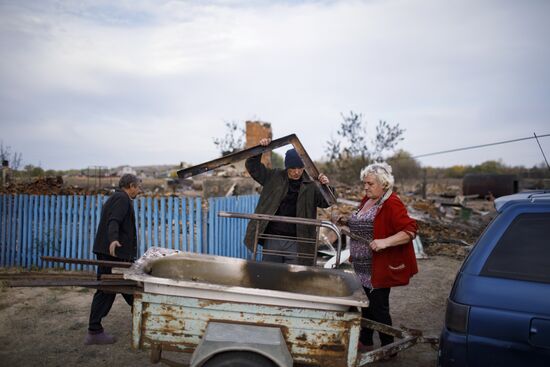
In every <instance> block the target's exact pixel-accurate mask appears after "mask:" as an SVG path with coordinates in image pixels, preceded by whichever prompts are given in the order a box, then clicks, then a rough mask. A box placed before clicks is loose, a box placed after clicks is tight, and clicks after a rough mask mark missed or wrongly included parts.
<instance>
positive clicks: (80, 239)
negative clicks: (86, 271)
mask: <svg viewBox="0 0 550 367" xmlns="http://www.w3.org/2000/svg"><path fill="white" fill-rule="evenodd" d="M83 222H84V196H82V195H80V196H79V197H78V217H77V227H78V232H77V236H78V237H77V240H76V241H75V243H74V244H73V246H77V248H76V257H77V258H79V259H81V258H82V257H83V252H84V249H83V246H84V242H83V240H84V228H83V224H84V223H83ZM76 268H77V269H78V270H82V265H78V266H77V267H76Z"/></svg>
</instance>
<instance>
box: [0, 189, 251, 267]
mask: <svg viewBox="0 0 550 367" xmlns="http://www.w3.org/2000/svg"><path fill="white" fill-rule="evenodd" d="M106 199H107V197H105V196H102V195H97V196H91V195H88V196H76V195H75V196H46V195H0V267H10V266H17V267H24V268H31V267H36V268H43V267H52V266H55V267H58V266H59V264H51V263H43V262H42V261H41V260H40V256H42V255H47V256H61V257H73V258H79V259H94V255H93V253H92V247H93V243H94V237H95V233H96V230H97V225H98V223H99V218H100V215H101V208H102V206H103V203H104V202H105V200H106ZM257 202H258V196H257V195H251V196H233V197H227V198H211V199H209V200H208V202H207V203H203V201H202V200H201V199H200V198H178V197H167V198H165V197H161V198H151V197H140V198H138V199H136V200H134V210H135V214H136V222H137V233H138V255H141V254H143V253H144V252H145V251H147V249H149V248H150V247H165V248H169V249H176V250H183V251H190V252H197V253H206V254H213V255H220V256H231V257H239V258H248V257H249V256H250V254H249V252H248V251H247V249H246V247H245V246H244V245H243V238H244V232H245V228H246V224H247V221H246V220H243V219H234V218H220V217H218V216H217V212H218V211H221V210H223V211H234V212H243V213H252V212H253V211H254V208H255V207H256V203H257ZM203 204H204V205H203ZM65 268H66V269H68V270H90V269H91V267H90V266H83V265H75V264H67V265H65Z"/></svg>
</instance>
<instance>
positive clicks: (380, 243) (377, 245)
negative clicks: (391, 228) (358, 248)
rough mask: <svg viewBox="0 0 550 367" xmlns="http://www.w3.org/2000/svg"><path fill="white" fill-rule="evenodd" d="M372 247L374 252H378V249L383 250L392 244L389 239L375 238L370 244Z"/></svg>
mask: <svg viewBox="0 0 550 367" xmlns="http://www.w3.org/2000/svg"><path fill="white" fill-rule="evenodd" d="M369 246H370V248H371V249H372V251H374V252H378V251H381V250H383V249H385V248H387V247H389V246H390V244H389V243H388V241H387V239H385V238H384V239H381V240H374V241H372V242H371V243H370V244H369Z"/></svg>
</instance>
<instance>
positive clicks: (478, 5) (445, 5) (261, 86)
mask: <svg viewBox="0 0 550 367" xmlns="http://www.w3.org/2000/svg"><path fill="white" fill-rule="evenodd" d="M549 35H550V1H545V0H541V1H534V0H524V1H516V0H509V1H505V0H499V1H482V0H457V1H447V0H446V1H441V0H418V1H412V0H409V1H406V0H374V1H267V0H266V1H236V0H235V1H231V0H226V1H223V0H220V1H196V2H191V1H161V0H151V1H146V0H142V1H111V0H108V1H107V0H106V1H46V0H36V1H24V0H13V1H5V0H0V55H1V57H0V139H1V140H2V141H3V143H4V145H10V146H11V147H12V149H13V150H16V151H18V152H21V153H22V154H23V161H24V162H23V163H24V164H29V163H30V164H34V165H38V164H40V165H41V166H42V167H43V168H46V169H68V168H84V167H88V166H92V165H102V166H109V167H113V166H117V165H121V164H130V165H146V164H167V163H178V162H180V161H185V162H189V163H193V164H198V163H201V162H204V161H208V160H211V159H214V158H217V157H218V151H217V150H216V147H215V145H214V144H213V138H215V137H222V136H223V135H224V132H225V130H224V122H225V121H238V122H241V123H242V126H243V127H244V121H245V120H262V121H266V122H271V123H272V127H273V134H274V137H275V138H277V137H281V136H284V135H287V134H291V133H296V134H297V135H298V137H299V138H300V140H301V141H302V143H303V144H304V146H305V148H306V150H308V152H309V154H310V156H311V157H312V158H313V159H322V158H323V157H324V154H325V152H324V150H325V146H326V141H327V140H329V139H330V138H331V136H336V132H337V130H338V127H339V124H340V122H341V113H348V112H349V111H354V112H357V113H362V114H363V117H364V119H365V120H366V121H367V122H368V129H369V130H368V131H369V133H370V135H373V134H374V127H375V125H376V123H377V122H378V120H386V121H388V122H390V123H392V124H394V123H399V125H400V126H401V127H402V128H404V129H406V131H405V134H404V138H405V140H404V141H403V142H402V143H401V144H400V145H399V147H400V148H403V149H405V150H407V151H409V152H410V153H412V154H413V155H420V154H424V153H430V152H435V151H440V150H446V149H452V148H458V147H463V146H470V145H477V144H485V143H491V142H496V141H501V140H509V139H516V138H522V137H527V136H532V135H533V133H537V134H548V133H550V119H549V116H550V42H549ZM541 143H542V145H543V148H544V149H545V151H546V154H547V156H548V155H550V137H548V138H543V139H541ZM283 152H284V150H283ZM489 159H502V160H503V161H504V163H506V164H511V165H525V166H532V165H534V164H539V163H540V162H542V161H543V158H542V154H541V152H540V150H539V148H538V146H537V144H536V142H535V141H534V140H529V141H526V142H521V143H514V144H507V145H502V146H497V147H492V148H485V149H481V150H473V151H470V152H465V153H451V154H446V155H439V156H434V157H430V158H423V159H421V160H420V161H421V163H422V164H424V165H432V166H450V165H453V164H478V163H481V162H483V161H486V160H489Z"/></svg>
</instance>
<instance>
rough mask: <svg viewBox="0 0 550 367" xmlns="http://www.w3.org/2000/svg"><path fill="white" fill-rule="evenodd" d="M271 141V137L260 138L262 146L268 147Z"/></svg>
mask: <svg viewBox="0 0 550 367" xmlns="http://www.w3.org/2000/svg"><path fill="white" fill-rule="evenodd" d="M269 143H271V139H269V138H263V139H260V145H261V146H264V147H267V146H268V145H269Z"/></svg>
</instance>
